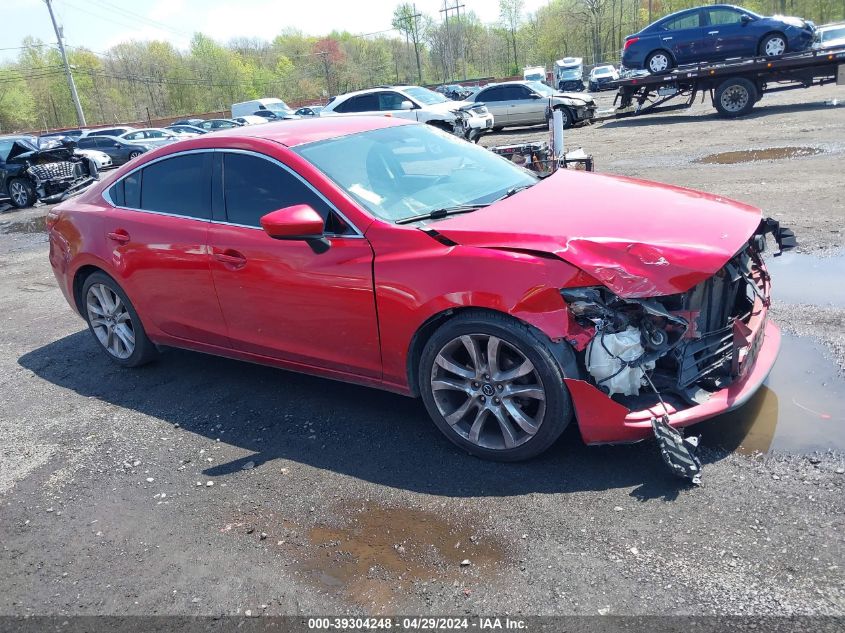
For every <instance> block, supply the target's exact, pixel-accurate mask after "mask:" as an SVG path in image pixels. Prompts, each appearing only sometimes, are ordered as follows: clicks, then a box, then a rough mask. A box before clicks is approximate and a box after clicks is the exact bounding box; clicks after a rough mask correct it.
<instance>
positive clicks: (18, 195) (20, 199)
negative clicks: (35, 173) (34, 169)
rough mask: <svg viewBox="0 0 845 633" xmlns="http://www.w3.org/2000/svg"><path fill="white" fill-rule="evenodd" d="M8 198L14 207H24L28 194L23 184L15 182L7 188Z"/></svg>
mask: <svg viewBox="0 0 845 633" xmlns="http://www.w3.org/2000/svg"><path fill="white" fill-rule="evenodd" d="M9 197H10V198H11V199H12V200H13V201H14V202H15V205H16V206H19V207H22V206H25V205H26V202H27V199H28V198H29V192H28V191H27V190H26V187H25V186H24V185H23V183H20V182H17V181H16V182H13V183H12V184H11V185H10V186H9Z"/></svg>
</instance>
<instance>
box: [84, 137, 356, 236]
mask: <svg viewBox="0 0 845 633" xmlns="http://www.w3.org/2000/svg"><path fill="white" fill-rule="evenodd" d="M205 153H220V154H223V153H229V154H246V155H248V156H255V157H256V158H263V159H264V160H266V161H268V162H271V163H274V164H275V165H278V166H279V167H281V168H282V169H284V170H285V171H287V172H288V173H289V174H291V175H293V176H294V177H295V178H297V179H299V180H300V181H301V182H302V183H303V184H304V185H305V186H306V187H308V188H309V189H310V190H311V191H312V192H313V193H314V194H316V196H317V197H318V198H320V199H321V200H322V201H323V202H324V203H325V204H326V206H327V207H328V208H329V211H330V212H331V213H335V214H337V215H338V217H340V219H342V220H343V221H344V222H345V223H346V225H347V226H348V227H349V229H350V230H351V231H352V232H351V233H327V234H326V235H327V236H328V237H332V238H339V237H346V238H353V239H363V238H364V234H363V233H361V231H360V230H359V229H358V227H357V226H355V224H353V223H352V222H351V221H350V220H349V218H347V217H346V215H344V214H343V213H342V212H341V211H340V209H338V208H337V206H335V205H334V204H333V203H332V202H331V201H330V200H329V199H328V198H326V196H324V195H323V194H322V193H321V192H320V191H318V190H317V189H316V188H315V187H314V185H312V184H311V183H310V182H308V181H307V180H305V178H303V177H302V176H300V175H299V174H298V173H296V172H295V171H294V170H293V169H291V168H290V167H288V166H287V165H285V164H284V163H283V162H281V161H280V160H277V159H275V158H273V157H272V156H268V155H267V154H262V153H260V152H255V151H252V150H246V149H233V148H207V149H190V150H184V151H181V152H174V153H173V154H167V155H165V156H159V157H158V158H154V159H153V160H151V161H149V162H146V163H144V164H143V165H138V166H137V167H135V168H134V169H133V170H132V171H129V172H126V173H125V174H123V176H121V177H120V178H119V179H118V180H115V181H114V182H113V183H111V184H110V185H109V186H108V187H106V188H105V189H103V192H102V193H101V194H100V195H101V197H102V198H103V200H105V201H106V202H107V203H108V204H109V205H110V206H111V207H114V208H115V209H125V210H127V211H136V212H138V213H152V214H154V215H166V216H170V217H174V218H184V219H186V220H194V221H196V222H206V223H209V224H223V225H226V226H236V227H239V228H244V229H253V230H255V231H263V230H264V229H262V228H261V227H260V226H248V225H246V224H237V223H235V222H229V221H227V220H215V219H214V218H213V216H214V212H213V208H212V217H211V218H197V217H194V216H192V215H181V214H179V213H171V212H169V211H151V210H149V209H136V208H134V207H127V206H121V205H118V204H116V203H115V202H114V201H113V200H112V199H111V195H110V194H109V192H110V191H111V188H112V187H114V186H115V185H116V184H117V183H119V182H121V181H123V180H124V179H126V178H127V177H129V176H131V175H132V174H134V173H135V172H138V171H140V170H142V169H144V168H145V167H149V166H150V165H153V164H154V163H158V162H160V161H163V160H167V159H169V158H176V157H177V156H185V155H187V154H205ZM212 165H213V166H214V165H216V163H215V162H214V161H212ZM211 181H212V183H214V182H215V178H214V174H212V175H211ZM217 182H218V184H219V179H218V180H217ZM211 202H212V207H213V206H214V192H213V191H212V196H211Z"/></svg>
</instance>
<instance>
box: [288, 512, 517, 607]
mask: <svg viewBox="0 0 845 633" xmlns="http://www.w3.org/2000/svg"><path fill="white" fill-rule="evenodd" d="M342 514H343V515H344V516H345V517H346V520H345V523H344V527H331V526H324V525H318V526H316V527H313V528H311V530H310V531H309V532H308V540H309V542H310V544H311V548H310V549H311V554H310V555H309V557H308V558H307V560H305V561H304V562H303V563H302V564H301V567H300V569H301V570H302V571H304V572H305V573H306V574H307V575H308V576H309V577H310V579H311V580H312V582H313V584H316V585H317V586H318V587H319V588H320V589H321V590H323V591H327V592H329V593H339V594H341V595H342V596H343V597H345V598H346V599H349V600H352V601H354V602H356V603H358V604H360V605H362V606H365V607H367V608H370V609H375V610H376V611H383V610H389V609H390V605H391V604H395V603H396V599H397V598H398V599H400V600H401V597H402V595H403V594H404V593H405V592H406V590H407V588H408V587H409V586H410V585H412V584H415V583H420V582H434V581H436V582H438V583H447V582H448V583H449V584H452V583H453V582H455V581H458V583H459V587H461V588H463V591H464V592H471V591H472V589H470V588H468V585H474V584H475V583H476V582H477V580H478V576H479V574H480V573H482V572H483V571H485V570H487V571H489V570H490V569H491V568H493V567H495V566H496V565H497V564H500V563H502V562H503V561H504V559H505V556H506V554H505V550H504V547H503V546H502V545H501V544H500V543H498V542H494V541H492V540H491V539H490V538H489V537H487V536H483V535H482V534H481V533H479V532H477V531H475V530H473V529H472V528H471V527H466V526H459V525H456V524H454V523H452V522H450V521H448V520H447V519H445V518H444V517H443V516H441V515H440V514H437V513H434V512H429V511H425V510H415V509H408V508H386V507H380V506H375V505H366V506H364V507H363V508H359V509H355V510H352V509H351V508H346V509H344V510H343V511H342ZM466 561H469V564H466Z"/></svg>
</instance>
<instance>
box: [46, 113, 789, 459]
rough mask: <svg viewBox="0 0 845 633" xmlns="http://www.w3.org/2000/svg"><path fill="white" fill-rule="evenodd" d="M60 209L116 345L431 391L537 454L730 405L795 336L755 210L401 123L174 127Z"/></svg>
mask: <svg viewBox="0 0 845 633" xmlns="http://www.w3.org/2000/svg"><path fill="white" fill-rule="evenodd" d="M47 224H48V227H49V235H50V262H51V264H52V266H53V269H54V271H55V274H56V277H57V279H58V281H59V285H60V287H61V288H62V291H63V292H64V294H65V296H66V298H67V300H68V302H69V303H70V305H71V306H72V307H73V308H74V309H76V310H77V311H78V312H79V314H80V315H81V316H82V317H83V318H84V319H85V320H86V321H87V323H88V326H89V329H90V331H91V333H92V335H93V336H94V339H95V341H96V342H97V344H98V345H99V346H100V347H101V348H102V349H103V351H104V352H105V353H106V354H107V355H108V356H109V357H110V358H111V359H112V360H113V361H115V362H116V363H117V364H119V365H123V366H137V365H141V364H143V363H146V362H148V361H150V360H152V359H153V358H155V357H156V356H157V354H158V351H159V350H160V349H161V348H163V347H180V348H187V349H192V350H196V351H200V352H207V353H211V354H219V355H222V356H230V357H233V358H239V359H243V360H248V361H254V362H259V363H266V364H268V365H274V366H277V367H281V368H285V369H290V370H294V371H301V372H307V373H310V374H316V375H319V376H325V377H328V378H335V379H339V380H345V381H350V382H356V383H360V384H364V385H368V386H372V387H378V388H382V389H388V390H391V391H396V392H399V393H402V394H406V395H409V396H421V397H422V399H423V401H424V403H425V406H426V408H427V409H428V412H429V413H430V415H431V417H432V419H433V420H434V422H435V423H436V424H437V426H438V427H439V428H440V429H441V430H442V431H443V433H444V434H445V435H446V436H447V437H448V438H449V439H450V440H451V441H453V442H454V443H455V444H457V445H458V446H461V447H462V448H464V449H466V450H467V451H469V452H471V453H474V454H476V455H479V456H482V457H487V458H491V459H500V460H517V459H525V458H528V457H531V456H534V455H537V454H538V453H540V452H541V451H543V450H545V449H546V448H548V447H549V446H550V445H551V444H552V443H553V442H554V441H555V440H556V439H557V438H558V437H559V436H560V434H561V432H562V431H563V430H564V428H565V427H566V426H567V425H568V424H569V423H570V422H571V421H573V420H575V421H576V422H577V424H578V427H579V429H580V432H581V435H582V437H583V439H584V440H585V441H586V442H588V443H608V442H630V441H636V440H640V439H644V438H646V437H648V436H649V435H650V434H651V426H650V420H651V418H652V417H654V416H656V415H658V416H659V415H663V414H664V413H666V414H668V419H669V423H670V424H671V425H672V426H685V425H688V424H692V423H694V422H697V421H699V420H703V419H705V418H708V417H711V416H714V415H717V414H719V413H722V412H724V411H727V410H729V409H731V408H734V407H737V406H739V405H740V404H742V403H743V402H745V401H746V400H747V399H748V398H749V397H750V396H751V395H752V394H753V393H754V391H755V390H756V389H757V388H758V387H759V386H760V384H761V383H762V381H763V379H764V378H765V377H766V375H767V373H768V372H769V370H770V368H771V367H772V364H773V363H774V361H775V357H776V355H777V351H778V347H779V338H780V336H779V332H778V330H777V328H776V327H775V326H774V324H772V323H771V322H769V321H767V318H766V317H767V308H768V304H769V286H770V284H769V278H768V275H767V273H766V271H765V267H764V265H763V261H762V258H761V255H760V251H761V249H762V247H763V246H764V245H765V229H766V227H767V226H770V225H769V224H767V223H766V222H761V215H760V212H759V210H757V209H755V208H752V207H749V206H746V205H744V204H740V203H737V202H732V201H729V200H725V199H722V198H718V197H715V196H711V195H707V194H703V193H698V192H694V191H689V190H684V189H679V188H676V187H669V186H665V185H659V184H655V183H649V182H642V181H635V180H631V179H628V178H618V177H611V176H602V175H596V174H590V173H584V172H573V171H566V170H561V171H559V172H557V173H555V174H554V175H552V176H550V177H547V178H543V179H539V178H538V177H537V176H536V175H534V174H532V173H531V172H528V171H526V170H523V169H522V168H520V167H518V166H516V165H514V164H512V163H510V162H509V161H507V160H505V159H503V158H501V157H499V156H497V155H495V154H493V153H492V152H488V151H487V150H485V149H483V148H480V147H478V146H476V145H472V144H470V143H466V142H464V141H462V140H459V139H457V138H455V137H453V136H450V135H447V134H445V133H444V132H441V131H439V130H436V129H434V128H432V127H431V126H426V125H419V124H413V123H406V122H403V121H398V120H395V119H390V118H367V117H350V118H346V117H344V118H332V119H322V120H321V119H314V120H302V121H290V122H286V123H284V124H278V125H276V124H273V125H266V126H255V127H246V128H238V129H235V130H231V131H225V132H221V133H216V134H209V135H206V136H201V137H198V138H194V139H191V140H186V141H181V142H177V143H173V144H171V145H167V146H165V147H162V148H159V149H157V150H154V151H151V152H149V153H146V154H144V155H142V156H141V157H140V158H138V159H135V160H133V161H131V162H130V163H128V164H127V165H125V166H124V167H122V168H121V169H119V170H118V171H117V172H116V173H114V174H113V175H111V176H110V177H108V178H106V179H104V180H103V181H101V182H100V183H98V184H96V185H95V186H93V187H91V188H90V189H88V191H86V192H85V193H84V194H83V195H81V196H79V197H77V198H74V199H72V200H68V201H67V202H65V203H63V204H62V205H60V206H59V207H57V208H56V209H55V210H54V211H52V212H51V213H50V215H49V216H48V221H47Z"/></svg>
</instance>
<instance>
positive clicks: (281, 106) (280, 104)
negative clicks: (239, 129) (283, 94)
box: [264, 101, 290, 112]
mask: <svg viewBox="0 0 845 633" xmlns="http://www.w3.org/2000/svg"><path fill="white" fill-rule="evenodd" d="M264 107H265V108H267V109H268V110H270V112H285V111H286V110H290V108H289V107H288V104H287V103H285V102H284V101H274V102H273V103H268V104H267V105H265V106H264Z"/></svg>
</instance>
